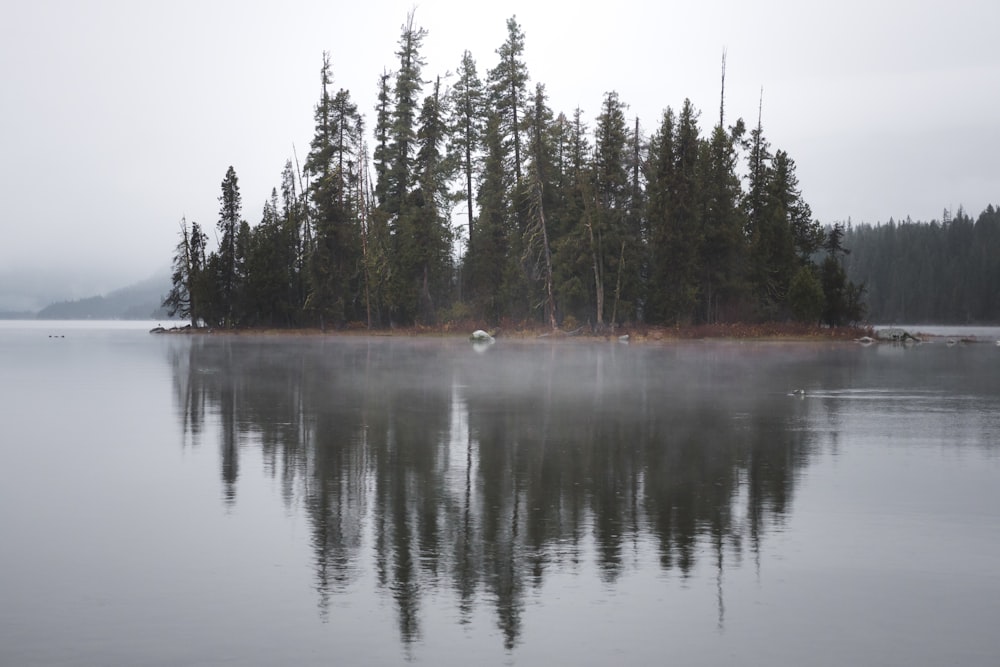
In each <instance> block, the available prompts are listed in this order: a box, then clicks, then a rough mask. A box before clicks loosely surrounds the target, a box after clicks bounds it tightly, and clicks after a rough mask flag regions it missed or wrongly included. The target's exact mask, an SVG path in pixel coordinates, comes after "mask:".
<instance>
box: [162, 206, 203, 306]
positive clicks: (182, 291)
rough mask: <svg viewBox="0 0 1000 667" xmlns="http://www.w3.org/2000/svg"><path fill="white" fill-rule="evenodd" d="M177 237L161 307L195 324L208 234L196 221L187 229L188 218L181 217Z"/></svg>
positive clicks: (201, 287)
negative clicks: (165, 293) (169, 276)
mask: <svg viewBox="0 0 1000 667" xmlns="http://www.w3.org/2000/svg"><path fill="white" fill-rule="evenodd" d="M180 236H181V238H180V241H178V242H177V248H176V250H175V253H174V260H173V273H172V274H171V288H170V292H169V293H168V294H167V297H166V298H165V299H164V300H163V307H164V308H166V309H167V313H168V314H169V315H170V317H174V316H178V315H179V316H180V317H181V318H185V319H190V320H191V326H198V319H199V317H200V316H201V310H200V308H199V306H200V298H199V297H200V296H201V295H200V294H199V292H200V291H202V289H203V285H202V283H203V282H204V277H203V273H204V270H205V244H206V242H207V241H208V237H206V236H205V233H204V232H202V231H201V227H200V226H199V225H198V223H197V222H192V223H191V228H190V230H189V229H188V223H187V218H181V231H180Z"/></svg>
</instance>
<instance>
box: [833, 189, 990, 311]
mask: <svg viewBox="0 0 1000 667" xmlns="http://www.w3.org/2000/svg"><path fill="white" fill-rule="evenodd" d="M845 244H846V245H848V246H849V247H850V248H851V249H852V252H851V253H850V254H849V255H847V256H846V257H845V258H844V268H845V270H846V271H847V274H848V276H850V278H851V280H855V281H858V282H859V283H861V284H864V285H865V298H866V301H867V305H868V308H869V317H870V319H871V321H873V322H879V323H886V324H890V323H893V322H899V323H929V322H933V323H940V324H992V323H996V322H1000V208H997V207H995V206H993V205H992V204H991V205H989V206H987V207H986V209H985V210H984V211H983V212H982V213H980V214H979V217H978V218H976V220H975V221H973V219H972V218H971V217H969V215H968V214H966V213H965V211H964V210H962V209H961V208H959V209H958V211H957V212H956V213H955V214H954V215H952V214H951V213H950V212H949V211H947V210H945V211H944V213H943V215H942V216H941V220H939V221H938V220H933V221H931V222H929V223H927V222H913V221H912V220H909V219H907V220H906V221H904V222H900V223H897V222H895V221H894V220H891V219H890V220H889V222H888V223H887V224H884V225H868V224H866V225H857V226H855V225H849V226H848V227H847V230H846V235H845Z"/></svg>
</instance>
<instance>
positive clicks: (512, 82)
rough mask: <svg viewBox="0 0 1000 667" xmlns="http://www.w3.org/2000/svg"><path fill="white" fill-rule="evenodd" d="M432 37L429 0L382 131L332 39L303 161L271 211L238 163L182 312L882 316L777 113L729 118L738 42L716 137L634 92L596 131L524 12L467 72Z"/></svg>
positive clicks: (220, 320)
mask: <svg viewBox="0 0 1000 667" xmlns="http://www.w3.org/2000/svg"><path fill="white" fill-rule="evenodd" d="M425 36H426V31H425V30H424V29H422V28H418V27H417V26H416V25H415V24H414V16H413V14H412V13H411V14H410V15H409V16H408V17H407V21H406V23H405V25H403V27H402V30H401V34H400V38H399V42H398V49H397V51H396V54H395V55H396V57H397V59H398V61H397V62H398V64H397V67H396V69H395V70H394V71H391V72H390V71H384V72H383V73H382V74H381V75H380V76H379V77H378V81H377V85H378V97H377V104H376V107H375V110H374V111H375V123H374V128H373V143H372V144H371V146H369V144H368V143H367V141H366V139H365V136H366V132H365V127H364V123H363V120H362V116H361V115H360V114H359V112H358V109H357V106H356V105H355V104H354V102H352V100H351V96H350V93H349V92H348V91H346V90H343V89H341V90H337V91H335V90H334V86H333V74H332V69H331V64H330V60H329V57H328V55H327V54H324V56H323V62H322V67H321V69H320V84H321V86H320V98H319V101H318V102H317V104H316V107H315V116H314V118H315V134H314V136H313V139H312V142H311V144H310V150H309V154H308V157H307V158H306V160H305V163H304V165H302V168H301V169H300V168H299V165H298V164H297V162H295V163H293V161H292V160H289V161H288V162H286V164H285V167H284V170H283V171H282V174H281V182H280V186H279V187H277V188H274V189H273V190H272V193H271V197H270V198H269V199H268V200H267V201H266V202H265V203H264V206H263V212H262V214H261V218H260V222H259V223H258V224H257V225H255V226H253V227H251V226H250V225H249V224H248V223H247V221H246V220H245V219H244V218H243V209H242V201H241V195H240V190H239V185H238V179H237V176H236V172H235V170H234V169H233V168H232V167H230V168H229V170H228V171H227V172H226V174H225V177H224V179H223V181H222V186H221V194H220V197H219V203H220V207H219V218H218V221H217V223H216V227H217V238H218V240H219V243H218V248H217V249H215V250H210V249H209V248H208V235H207V233H206V230H205V229H204V228H203V227H202V226H201V225H199V224H198V223H196V222H191V223H188V222H187V221H186V220H184V221H182V223H181V235H180V241H179V243H178V246H177V249H176V252H175V255H174V264H173V267H174V273H173V289H172V290H171V292H170V294H169V296H168V297H167V299H166V301H165V305H166V306H168V307H169V308H170V310H171V312H172V313H173V314H176V315H180V316H182V317H185V318H190V319H191V320H192V322H195V323H198V322H204V323H206V324H209V325H211V326H229V327H233V326H303V325H313V326H315V325H319V326H320V327H324V328H325V327H342V326H347V325H349V324H351V323H361V324H362V325H363V326H367V327H386V326H395V325H410V324H425V325H433V324H435V323H439V322H441V321H456V320H477V321H485V322H489V323H493V324H497V323H500V322H502V321H505V320H513V321H518V322H537V323H540V324H544V325H547V326H551V327H553V328H556V327H563V328H567V329H568V328H575V327H577V326H582V325H585V324H589V325H590V326H591V327H594V328H604V327H607V326H615V325H619V324H622V323H627V322H636V323H639V322H644V323H649V324H664V325H673V324H694V323H709V324H711V323H719V322H732V321H762V320H770V321H775V320H779V321H783V320H788V319H797V320H802V321H824V322H826V323H828V324H831V325H839V324H846V323H850V322H854V321H857V320H859V319H862V318H863V316H864V308H863V304H862V299H861V296H862V290H861V289H860V288H859V287H858V286H857V285H854V284H852V283H851V282H850V281H849V280H848V279H847V274H846V273H845V271H844V269H843V261H844V259H845V256H846V254H845V251H844V246H843V245H842V242H843V239H844V228H843V227H834V228H832V229H831V230H829V231H827V230H826V229H824V228H823V227H821V226H820V224H819V223H818V222H817V221H816V220H814V219H813V218H812V213H811V211H810V208H809V206H808V204H806V202H805V200H804V199H803V196H802V193H801V191H800V189H799V186H798V179H797V177H796V174H795V162H794V161H793V160H792V158H791V157H790V156H789V155H788V154H787V153H786V152H785V151H782V150H772V148H771V146H770V143H769V142H768V140H767V139H766V137H765V136H764V133H763V130H762V125H761V119H760V116H759V115H758V119H757V123H756V127H754V128H753V129H749V130H748V128H747V125H746V124H745V123H744V121H743V120H742V119H739V120H737V121H736V122H735V123H733V124H732V125H729V126H727V125H726V123H725V113H724V101H725V94H724V90H725V85H724V84H725V58H723V67H722V84H723V86H722V89H723V94H722V95H721V99H722V102H721V103H720V107H719V116H718V122H717V123H716V124H715V125H714V126H713V128H712V130H711V131H710V132H709V133H708V135H707V136H704V135H703V134H702V132H701V130H700V128H699V124H698V121H699V117H700V112H699V111H698V110H696V109H695V107H694V106H693V104H692V103H691V102H690V100H685V101H684V103H683V104H682V105H681V107H680V109H679V110H674V109H672V108H670V107H667V108H666V110H665V111H664V113H663V115H662V117H661V118H660V119H659V121H658V125H657V127H656V128H655V129H654V130H653V132H652V134H651V135H649V136H647V135H646V134H645V133H644V132H643V128H642V127H641V125H640V122H639V119H638V118H635V119H634V122H633V121H630V120H629V119H627V118H626V111H627V108H628V107H627V105H626V104H625V103H624V102H623V101H622V100H621V99H620V98H619V96H618V94H617V93H615V92H609V93H607V94H605V96H604V99H603V101H602V103H601V107H600V113H599V114H598V116H597V119H596V123H595V127H594V129H593V131H592V132H591V130H590V129H589V128H588V127H587V125H586V123H585V122H584V119H583V112H582V110H581V109H579V108H577V109H575V110H574V111H573V112H572V113H571V114H570V115H569V116H567V115H566V114H564V113H555V112H553V110H552V109H551V108H550V107H549V105H548V99H547V96H546V91H545V87H544V85H542V84H540V83H539V84H536V85H535V86H534V88H533V89H531V88H529V80H530V78H529V75H528V68H527V65H526V63H525V61H524V58H523V55H524V44H525V37H524V34H523V32H522V30H521V27H520V25H518V23H517V21H516V20H515V19H514V18H511V19H509V20H508V21H507V38H506V40H505V41H504V43H503V44H502V45H501V46H500V47H499V48H498V49H497V50H496V54H497V56H498V60H497V62H496V64H495V65H494V66H493V68H491V69H489V70H487V71H486V73H485V76H484V77H483V76H480V74H479V70H478V68H477V64H476V61H475V60H474V59H473V57H472V55H471V54H470V53H469V52H468V51H466V52H465V53H464V54H463V55H462V58H461V60H460V62H459V65H458V67H457V69H456V73H455V74H454V75H452V76H451V78H450V79H449V80H448V81H446V80H445V78H443V77H436V78H434V79H433V80H430V81H425V80H424V75H423V71H422V68H423V66H424V60H423V57H422V56H421V48H422V44H423V40H424V38H425ZM449 81H450V83H449Z"/></svg>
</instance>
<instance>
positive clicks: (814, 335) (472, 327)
mask: <svg viewBox="0 0 1000 667" xmlns="http://www.w3.org/2000/svg"><path fill="white" fill-rule="evenodd" d="M478 329H483V330H486V331H488V332H489V333H490V334H491V335H493V336H494V337H495V338H498V339H501V340H503V339H509V340H519V341H527V340H537V341H539V342H547V341H581V342H582V341H602V340H604V341H621V342H629V343H671V342H681V341H698V340H719V341H725V340H739V341H773V342H837V341H839V342H857V341H858V340H859V339H862V338H864V337H869V338H872V339H875V329H874V327H871V326H865V327H833V328H831V327H821V326H816V325H801V324H787V323H760V324H744V323H734V324H714V325H692V326H678V327H661V326H649V325H640V326H622V327H614V328H612V327H607V328H605V329H604V330H603V331H582V330H581V329H576V330H573V331H563V330H555V331H553V330H551V329H549V328H548V327H543V326H533V325H523V324H522V325H511V324H508V325H507V326H506V327H503V326H502V327H498V328H493V329H486V328H485V327H483V326H481V324H480V323H459V324H445V325H440V326H433V327H431V326H410V327H396V328H389V329H368V328H365V327H363V326H347V327H344V328H340V329H326V330H322V329H320V328H318V327H299V328H277V327H239V328H233V329H218V328H210V327H198V328H195V327H192V326H191V325H186V326H183V327H171V328H164V327H162V326H158V327H154V328H153V329H151V330H150V333H152V334H172V335H177V334H180V335H184V334H186V335H194V334H201V335H213V336H217V335H230V336H275V337H280V336H287V337H313V336H330V337H373V338H463V339H467V338H468V337H469V335H470V334H471V333H472V332H473V331H476V330H478Z"/></svg>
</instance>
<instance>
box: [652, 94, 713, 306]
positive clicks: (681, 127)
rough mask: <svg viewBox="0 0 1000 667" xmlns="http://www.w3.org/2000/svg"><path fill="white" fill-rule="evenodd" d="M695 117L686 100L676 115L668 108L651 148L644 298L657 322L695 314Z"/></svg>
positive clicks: (697, 258)
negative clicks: (647, 269)
mask: <svg viewBox="0 0 1000 667" xmlns="http://www.w3.org/2000/svg"><path fill="white" fill-rule="evenodd" d="M697 120H698V112H697V111H696V110H695V108H694V105H692V104H691V101H690V100H684V106H683V107H682V108H681V113H680V115H679V116H675V114H674V112H673V110H672V109H670V108H669V107H668V108H667V110H666V111H665V112H664V115H663V120H662V122H661V124H660V129H659V130H658V131H657V134H656V136H654V138H653V140H652V142H651V147H650V166H649V175H648V176H647V183H648V185H647V191H648V192H647V211H648V214H647V218H648V224H649V229H650V252H651V259H650V262H651V267H650V284H649V303H650V311H651V319H652V320H653V321H657V322H661V323H685V322H691V321H694V320H695V319H696V318H695V316H696V312H695V306H696V305H697V303H698V293H699V292H698V284H699V275H700V273H701V267H700V256H701V232H702V230H701V223H700V214H701V212H702V210H701V206H700V201H701V194H700V192H699V184H700V177H699V174H698V171H699V169H698V165H699V151H700V150H701V145H702V142H701V140H700V138H699V131H698V125H697Z"/></svg>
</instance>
